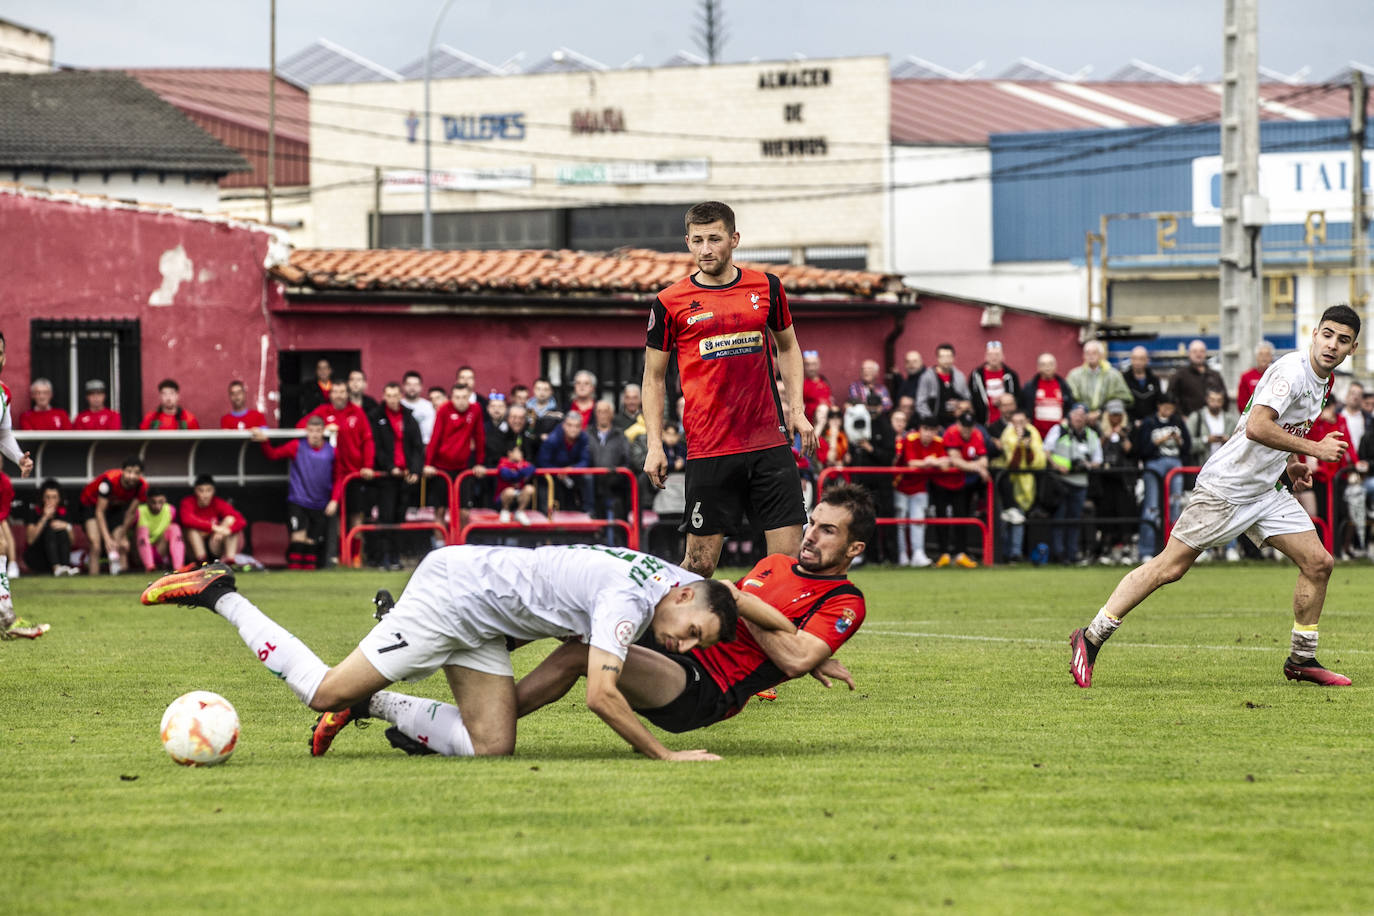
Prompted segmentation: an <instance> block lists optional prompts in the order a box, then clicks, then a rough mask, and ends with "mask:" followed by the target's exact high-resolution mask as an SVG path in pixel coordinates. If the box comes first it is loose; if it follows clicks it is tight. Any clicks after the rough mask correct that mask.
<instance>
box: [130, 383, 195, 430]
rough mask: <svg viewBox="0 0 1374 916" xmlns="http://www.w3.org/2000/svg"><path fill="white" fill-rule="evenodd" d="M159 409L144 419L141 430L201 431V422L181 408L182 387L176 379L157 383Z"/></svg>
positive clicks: (140, 425)
mask: <svg viewBox="0 0 1374 916" xmlns="http://www.w3.org/2000/svg"><path fill="white" fill-rule="evenodd" d="M157 398H158V405H157V409H156V410H154V411H153V412H152V413H150V414H148V416H146V417H144V418H143V422H142V423H140V424H138V428H139V429H161V430H168V429H200V421H199V420H197V419H196V418H195V415H194V414H192V413H191V412H190V411H189V410H187V409H186V408H185V407H182V406H181V386H180V385H178V384H177V383H176V379H170V378H165V379H163V380H162V381H160V382H158V383H157Z"/></svg>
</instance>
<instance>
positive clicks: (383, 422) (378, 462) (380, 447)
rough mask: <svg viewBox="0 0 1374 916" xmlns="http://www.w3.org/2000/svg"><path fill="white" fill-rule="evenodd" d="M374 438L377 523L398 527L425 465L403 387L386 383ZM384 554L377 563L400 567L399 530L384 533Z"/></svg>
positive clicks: (374, 418)
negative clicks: (403, 397)
mask: <svg viewBox="0 0 1374 916" xmlns="http://www.w3.org/2000/svg"><path fill="white" fill-rule="evenodd" d="M369 419H370V420H371V421H372V439H373V441H374V442H375V443H376V459H375V463H374V464H373V467H375V468H376V469H377V476H376V477H374V478H373V487H374V492H375V496H376V499H375V502H376V504H377V521H378V522H379V523H380V524H383V525H395V524H396V523H398V522H400V521H402V520H403V519H404V517H405V511H406V506H407V505H408V504H409V503H410V499H409V496H408V491H409V489H410V487H411V486H412V485H414V484H415V483H416V482H417V481H419V479H420V473H421V472H422V471H423V470H424V466H425V443H424V440H423V438H422V437H421V435H420V424H419V422H418V421H417V420H416V419H415V415H414V414H412V413H411V412H410V410H409V409H408V408H407V407H406V406H405V403H404V402H403V401H402V400H401V386H400V385H398V384H396V383H395V382H387V383H386V385H385V386H384V387H383V388H382V403H381V404H379V405H378V406H377V409H376V410H374V411H373V412H372V414H371V415H370V417H369ZM379 540H380V541H381V547H382V550H381V554H380V556H378V557H377V558H376V559H377V562H378V563H379V564H380V565H381V567H382V568H383V569H400V568H401V551H400V545H399V539H398V538H397V536H396V531H395V530H394V529H393V530H383V531H382V532H381V536H380V538H379Z"/></svg>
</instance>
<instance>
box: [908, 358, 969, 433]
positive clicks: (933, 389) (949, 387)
mask: <svg viewBox="0 0 1374 916" xmlns="http://www.w3.org/2000/svg"><path fill="white" fill-rule="evenodd" d="M968 400H971V395H970V394H969V390H968V379H967V378H965V377H964V373H962V372H960V371H959V370H958V369H956V368H955V366H954V346H953V345H952V344H947V343H942V344H940V345H939V346H938V347H936V348H935V365H934V366H932V367H931V368H930V370H929V371H927V372H926V373H925V374H924V375H923V376H921V381H920V383H919V384H918V385H917V386H916V412H917V413H919V414H921V415H922V416H924V415H926V414H929V415H930V416H932V417H934V418H935V419H937V420H939V421H940V425H941V426H950V425H951V424H953V423H954V420H955V416H956V413H957V410H956V402H958V401H968Z"/></svg>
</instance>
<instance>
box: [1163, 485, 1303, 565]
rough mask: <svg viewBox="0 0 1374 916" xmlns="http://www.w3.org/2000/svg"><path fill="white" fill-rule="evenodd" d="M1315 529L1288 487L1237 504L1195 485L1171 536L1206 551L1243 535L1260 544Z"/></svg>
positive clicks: (1196, 548)
mask: <svg viewBox="0 0 1374 916" xmlns="http://www.w3.org/2000/svg"><path fill="white" fill-rule="evenodd" d="M1314 530H1316V529H1315V526H1314V525H1313V524H1312V519H1311V518H1310V517H1309V516H1308V514H1307V510H1305V509H1303V507H1302V506H1301V504H1299V503H1298V501H1297V499H1296V498H1294V496H1293V494H1292V493H1290V492H1288V491H1287V490H1270V491H1269V492H1268V493H1267V494H1265V495H1264V496H1262V497H1260V498H1259V499H1257V500H1255V501H1254V502H1251V503H1242V504H1239V505H1237V504H1236V503H1233V502H1229V501H1227V500H1225V499H1223V498H1222V497H1220V496H1218V495H1216V494H1215V493H1213V492H1212V491H1211V490H1206V489H1203V488H1202V487H1197V488H1195V489H1194V490H1193V495H1192V499H1191V500H1189V502H1188V508H1186V509H1184V510H1183V514H1181V515H1180V516H1179V517H1178V522H1177V524H1175V525H1174V530H1173V532H1172V534H1170V537H1176V538H1178V539H1179V540H1180V541H1182V542H1183V543H1185V544H1187V545H1188V546H1189V547H1191V548H1193V549H1194V550H1206V549H1208V548H1209V547H1220V546H1222V545H1223V544H1229V543H1230V542H1231V541H1233V540H1235V539H1236V538H1237V537H1239V536H1240V535H1242V534H1244V535H1245V536H1246V537H1248V538H1249V539H1250V540H1252V541H1254V542H1255V545H1256V546H1262V545H1263V544H1264V542H1265V541H1267V540H1268V539H1269V538H1271V537H1276V536H1278V535H1281V534H1301V533H1302V532H1304V531H1314Z"/></svg>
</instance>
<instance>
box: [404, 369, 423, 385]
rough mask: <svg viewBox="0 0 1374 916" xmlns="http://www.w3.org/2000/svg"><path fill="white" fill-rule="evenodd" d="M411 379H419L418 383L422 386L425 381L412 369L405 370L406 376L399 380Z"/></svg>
mask: <svg viewBox="0 0 1374 916" xmlns="http://www.w3.org/2000/svg"><path fill="white" fill-rule="evenodd" d="M412 378H415V379H419V380H420V382H421V383H422V384H423V383H424V380H425V377H424V376H423V375H421V374H420V373H418V372H416V371H415V370H414V369H409V370H407V371H406V374H405V375H403V376H401V380H402V381H405V380H406V379H412Z"/></svg>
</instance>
